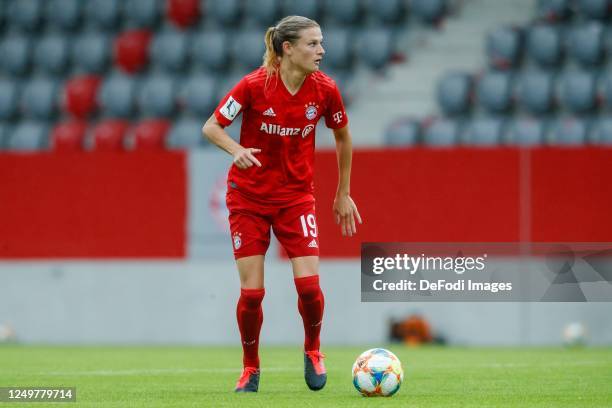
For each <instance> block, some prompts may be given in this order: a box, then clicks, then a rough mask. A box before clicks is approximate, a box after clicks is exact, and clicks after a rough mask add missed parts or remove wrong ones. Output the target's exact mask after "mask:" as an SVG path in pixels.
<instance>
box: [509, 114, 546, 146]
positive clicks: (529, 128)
mask: <svg viewBox="0 0 612 408" xmlns="http://www.w3.org/2000/svg"><path fill="white" fill-rule="evenodd" d="M545 137H546V123H545V122H544V121H543V120H539V119H537V118H516V119H513V120H511V121H510V123H509V125H508V132H507V143H509V144H512V145H517V146H538V145H542V144H544V141H545Z"/></svg>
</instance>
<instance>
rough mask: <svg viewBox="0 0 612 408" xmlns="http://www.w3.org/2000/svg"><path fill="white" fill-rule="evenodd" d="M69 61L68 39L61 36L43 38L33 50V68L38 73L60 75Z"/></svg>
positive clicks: (54, 35)
mask: <svg viewBox="0 0 612 408" xmlns="http://www.w3.org/2000/svg"><path fill="white" fill-rule="evenodd" d="M69 61H70V50H69V48H68V39H67V38H66V37H64V36H62V35H59V34H51V35H48V36H45V37H43V38H42V39H41V40H40V41H39V42H38V43H37V44H36V46H35V48H34V66H35V67H36V69H38V70H40V71H43V72H46V73H50V74H56V75H57V74H62V73H64V72H65V71H66V69H67V68H68V63H69Z"/></svg>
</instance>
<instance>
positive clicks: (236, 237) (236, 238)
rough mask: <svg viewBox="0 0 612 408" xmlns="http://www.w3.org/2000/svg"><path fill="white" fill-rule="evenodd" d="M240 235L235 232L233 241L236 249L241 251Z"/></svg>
mask: <svg viewBox="0 0 612 408" xmlns="http://www.w3.org/2000/svg"><path fill="white" fill-rule="evenodd" d="M240 235H242V234H240V233H238V232H235V233H234V236H233V237H232V239H233V240H234V249H235V250H238V249H240V246H241V245H242V239H241V238H240Z"/></svg>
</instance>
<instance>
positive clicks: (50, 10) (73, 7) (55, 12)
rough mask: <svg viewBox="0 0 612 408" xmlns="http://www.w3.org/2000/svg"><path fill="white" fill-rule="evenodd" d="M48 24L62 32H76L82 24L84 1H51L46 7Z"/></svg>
mask: <svg viewBox="0 0 612 408" xmlns="http://www.w3.org/2000/svg"><path fill="white" fill-rule="evenodd" d="M45 14H46V18H47V24H49V26H50V27H54V28H59V29H60V30H74V29H75V28H77V27H78V26H79V25H80V23H81V16H82V14H83V2H82V0H50V1H48V2H47V7H46V13H45Z"/></svg>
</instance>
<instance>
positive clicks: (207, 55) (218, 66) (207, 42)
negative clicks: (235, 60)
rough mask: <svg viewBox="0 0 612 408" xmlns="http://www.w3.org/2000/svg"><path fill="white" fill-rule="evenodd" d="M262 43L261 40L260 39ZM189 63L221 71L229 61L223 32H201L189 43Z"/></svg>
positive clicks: (227, 46)
mask: <svg viewBox="0 0 612 408" xmlns="http://www.w3.org/2000/svg"><path fill="white" fill-rule="evenodd" d="M262 41H263V39H262ZM190 43H191V44H190V57H191V62H192V64H193V65H194V66H195V67H198V68H200V67H203V68H206V69H208V70H210V71H222V70H224V69H225V68H227V66H228V64H229V61H230V54H229V41H228V36H227V34H226V33H224V32H223V31H220V30H219V31H201V32H199V33H197V34H196V35H195V36H194V37H193V38H192V40H191V42H190Z"/></svg>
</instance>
